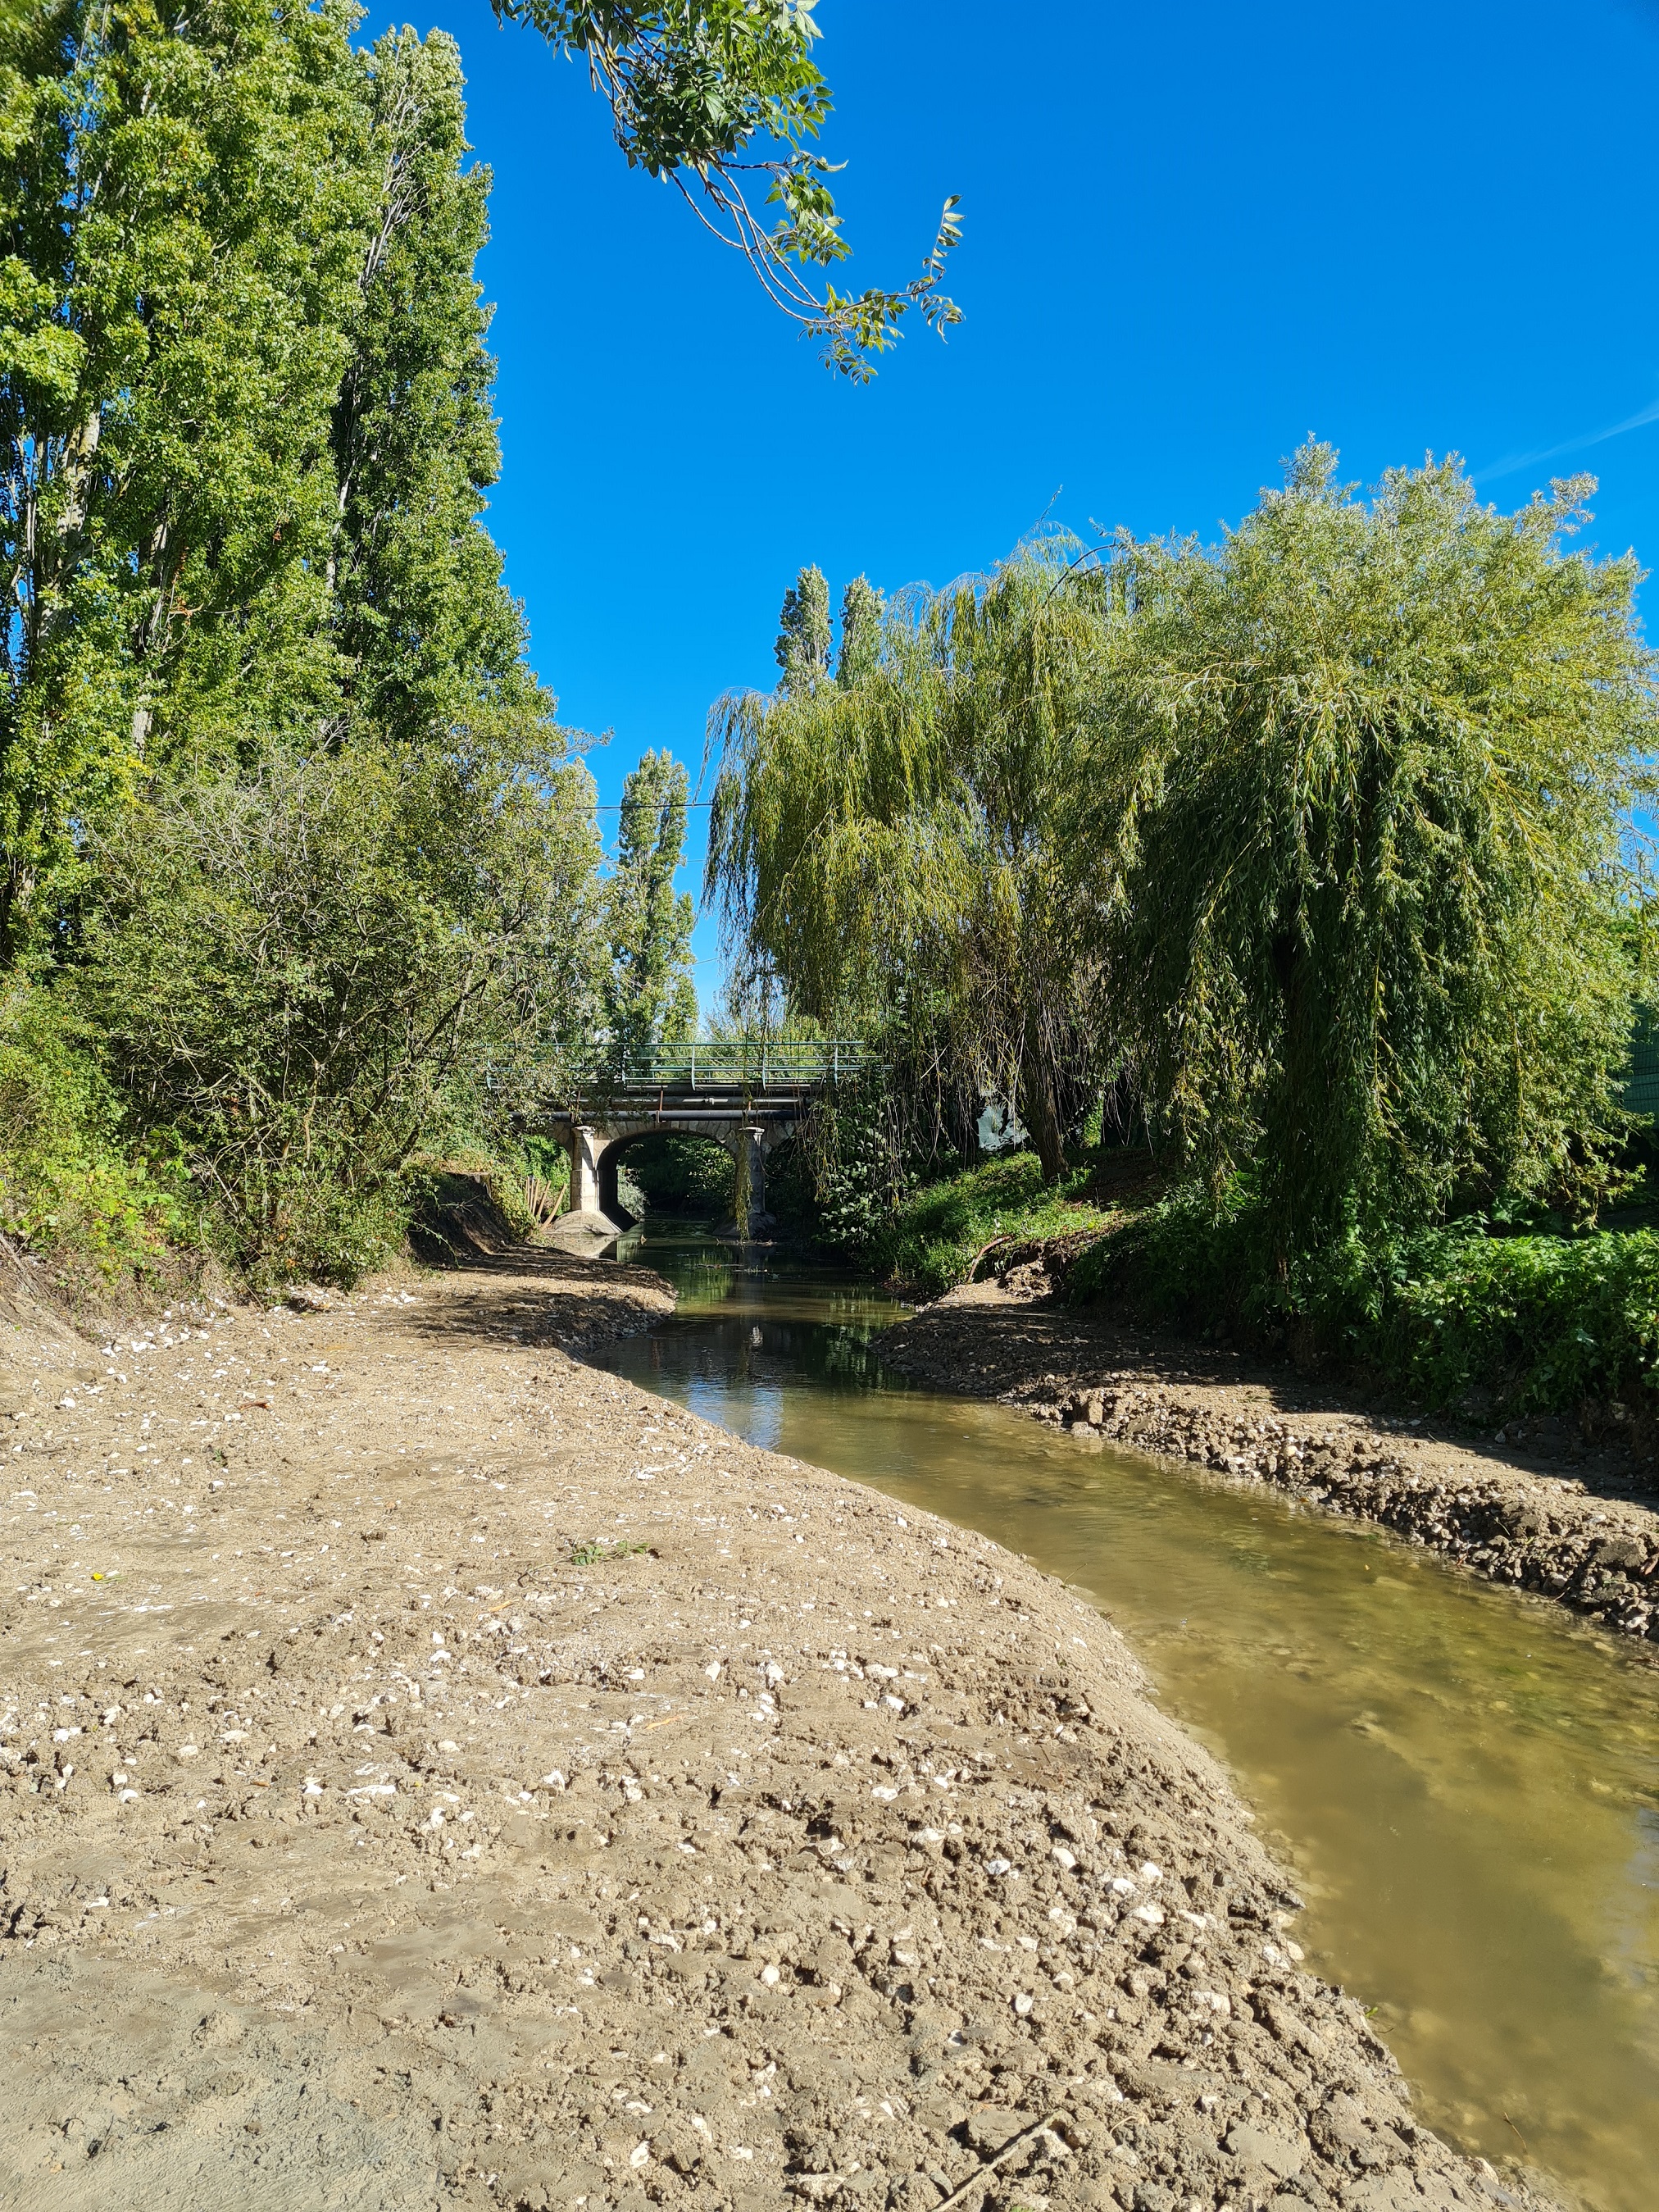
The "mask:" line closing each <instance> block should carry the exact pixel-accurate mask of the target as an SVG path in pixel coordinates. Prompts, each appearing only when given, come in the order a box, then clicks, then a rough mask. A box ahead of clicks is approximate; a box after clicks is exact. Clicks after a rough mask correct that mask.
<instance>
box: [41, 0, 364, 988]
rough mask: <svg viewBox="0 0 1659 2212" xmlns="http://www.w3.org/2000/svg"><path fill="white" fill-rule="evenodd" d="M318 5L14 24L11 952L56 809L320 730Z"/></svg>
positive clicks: (329, 196) (325, 647) (107, 10)
mask: <svg viewBox="0 0 1659 2212" xmlns="http://www.w3.org/2000/svg"><path fill="white" fill-rule="evenodd" d="M348 23H349V15H348V12H347V10H346V9H345V8H344V6H343V5H340V4H336V0H326V4H325V5H323V6H322V7H320V8H318V9H310V8H307V7H305V6H303V5H300V4H297V0H276V4H274V5H272V4H266V0H204V4H203V5H201V6H200V7H197V6H195V5H191V7H189V8H185V6H183V5H182V4H181V0H163V4H161V6H159V7H155V8H149V7H144V8H133V9H116V8H114V7H112V6H111V5H109V4H106V0H73V4H70V5H69V6H66V7H63V8H60V9H56V10H54V11H42V12H41V13H40V15H31V16H29V17H27V18H26V19H25V21H24V24H23V27H22V28H21V30H20V31H17V32H16V33H15V34H14V38H13V41H12V48H11V51H12V53H13V56H14V58H15V67H16V70H17V73H18V74H17V82H16V86H15V97H14V100H13V103H12V105H13V117H12V125H13V130H14V132H15V150H14V152H13V155H12V158H11V160H10V161H9V162H8V163H7V164H6V166H5V169H4V173H3V179H0V240H3V246H4V253H3V258H0V478H3V480H0V562H3V567H4V575H5V582H6V586H7V590H8V593H9V602H10V604H11V605H12V607H13V608H14V610H15V613H14V617H13V619H12V620H11V621H10V622H9V623H8V624H7V625H6V627H5V629H4V630H3V632H0V856H3V857H0V963H3V962H7V961H10V960H14V959H15V958H16V957H17V956H18V954H19V952H20V951H21V950H22V948H23V946H24V945H25V943H26V941H27V936H28V933H29V930H30V927H31V921H32V918H33V916H34V915H36V914H37V913H40V911H41V910H42V908H43V907H44V909H45V913H46V919H47V921H50V915H51V893H52V890H54V888H56V887H58V886H60V885H61V884H64V882H66V881H68V880H70V879H72V878H73V877H74V875H75V872H76V868H75V861H76V854H75V848H74V842H73V836H72V830H71V823H72V822H73V821H74V820H76V819H77V818H79V819H83V820H84V819H86V818H88V817H96V815H97V814H98V813H99V811H100V810H101V809H102V808H103V807H105V806H106V805H110V804H112V803H113V802H116V801H118V800H119V799H121V798H122V797H123V795H124V794H128V793H131V792H132V790H133V789H134V788H135V787H136V785H137V781H138V779H139V778H140V777H141V776H143V775H145V774H147V773H149V772H151V771H153V769H155V767H156V766H158V765H160V764H161V763H165V762H166V761H167V760H169V759H177V758H179V757H183V756H184V755H185V754H187V753H188V754H191V755H195V756H197V757H199V756H200V755H201V754H202V753H203V752H204V751H205V752H212V753H216V754H219V755H221V756H240V757H247V756H248V755H249V753H250V751H251V750H253V751H257V750H258V746H259V744H261V743H262V742H263V741H264V738H266V737H267V736H268V735H269V734H270V733H272V732H276V731H280V730H285V729H287V730H294V729H301V730H303V729H307V728H315V727H316V726H318V725H319V723H320V722H321V721H322V720H324V719H325V718H326V716H327V715H328V714H329V713H330V711H331V702H332V696H333V690H334V680H335V675H336V668H335V657H334V653H333V651H332V648H331V644H330V642H329V640H328V636H327V624H326V620H325V613H326V586H325V570H326V565H327V555H328V549H329V542H330V532H331V522H332V516H331V471H330V470H329V468H328V466H327V456H328V446H329V425H330V415H331V409H332V405H333V402H334V398H335V395H336V392H337V390H338V386H339V382H340V378H341V374H342V373H343V369H344V368H345V364H346V361H347V358H348V355H349V339H348V337H347V326H348V324H349V319H350V313H351V295H352V289H353V285H354V281H355V278H356V271H357V269H358V266H359V264H360V261H361V254H362V236H363V234H364V231H365V229H366V228H367V224H368V217H369V215H370V212H371V208H372V200H371V197H370V194H369V191H368V174H367V171H366V168H365V166H364V163H363V161H362V151H363V146H364V137H365V131H364V123H365V118H364V113H363V108H362V98H361V91H360V85H359V73H358V70H357V67H356V64H355V62H354V60H353V58H352V56H351V53H350V50H349V45H348V43H347V40H346V36H345V32H346V28H347V26H348Z"/></svg>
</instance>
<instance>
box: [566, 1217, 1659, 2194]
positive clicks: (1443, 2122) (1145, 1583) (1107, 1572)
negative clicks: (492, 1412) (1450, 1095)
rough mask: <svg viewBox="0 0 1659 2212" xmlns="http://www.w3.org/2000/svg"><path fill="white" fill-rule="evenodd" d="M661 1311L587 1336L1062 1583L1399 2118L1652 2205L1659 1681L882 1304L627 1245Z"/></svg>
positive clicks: (1658, 2094) (1658, 1987) (687, 1253)
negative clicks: (1174, 1735) (1227, 1788)
mask: <svg viewBox="0 0 1659 2212" xmlns="http://www.w3.org/2000/svg"><path fill="white" fill-rule="evenodd" d="M635 1255H638V1256H642V1257H646V1258H648V1260H649V1261H650V1263H651V1264H652V1265H653V1267H659V1268H661V1269H662V1270H663V1271H664V1272H665V1273H667V1274H669V1275H670V1276H671V1277H672V1278H673V1279H675V1280H676V1281H677V1283H678V1285H679V1289H680V1304H679V1309H678V1313H677V1315H676V1316H675V1317H674V1319H673V1320H671V1322H665V1323H663V1324H661V1325H659V1327H658V1328H655V1329H653V1331H652V1333H651V1334H649V1335H648V1336H646V1337H640V1338H635V1339H634V1340H631V1341H629V1342H627V1343H625V1344H623V1345H622V1346H618V1347H617V1350H616V1351H615V1352H613V1353H612V1354H611V1355H610V1359H609V1364H611V1365H612V1366H614V1367H615V1368H616V1369H617V1371H619V1372H621V1373H623V1374H625V1375H627V1376H629V1378H630V1379H631V1380H633V1381H634V1382H635V1383H640V1384H641V1385H643V1386H644V1387H646V1388H647V1389H654V1390H659V1391H661V1392H663V1393H665V1395H669V1396H671V1397H673V1398H675V1399H678V1400H679V1401H682V1402H684V1403H685V1404H688V1405H690V1407H693V1408H694V1409H695V1410H696V1412H698V1413H702V1414H703V1415H705V1416H706V1417H707V1418H708V1419H711V1420H715V1421H719V1422H720V1423H721V1424H723V1425H725V1426H726V1427H727V1428H730V1429H732V1430H735V1431H738V1433H740V1434H741V1435H743V1436H744V1437H749V1438H750V1439H751V1440H752V1441H753V1442H755V1443H761V1444H764V1445H767V1446H769V1448H771V1449H775V1450H778V1451H783V1452H787V1453H791V1454H793V1455H795V1456H796V1457H798V1458H800V1459H803V1460H807V1461H811V1462H814V1463H815V1464H817V1465H818V1466H822V1467H828V1468H834V1469H836V1471H837V1472H838V1473H840V1474H846V1475H850V1476H852V1477H854V1479H856V1480H859V1481H861V1482H867V1483H871V1484H872V1485H874V1486H878V1487H879V1488H880V1489H882V1490H884V1491H887V1492H891V1493H892V1494H893V1495H894V1496H896V1497H898V1498H908V1499H910V1500H911V1501H913V1502H914V1503H915V1504H920V1505H926V1506H927V1507H928V1508H930V1509H931V1510H933V1511H935V1512H938V1513H941V1514H945V1515H946V1516H949V1517H950V1518H951V1519H952V1520H955V1521H958V1522H966V1523H969V1524H971V1525H972V1526H973V1527H975V1528H980V1529H982V1530H983V1531H984V1532H985V1533H986V1534H987V1535H990V1536H993V1537H994V1538H996V1539H997V1540H998V1541H1000V1542H1001V1543H1004V1544H1006V1545H1008V1546H1009V1547H1011V1548H1012V1549H1015V1550H1018V1551H1021V1552H1024V1553H1028V1554H1029V1555H1030V1557H1031V1558H1032V1559H1035V1560H1036V1562H1037V1564H1038V1565H1041V1566H1042V1567H1044V1568H1047V1569H1048V1570H1049V1571H1053V1572H1054V1573H1056V1574H1059V1575H1062V1576H1064V1577H1066V1579H1067V1580H1068V1581H1071V1582H1073V1583H1078V1584H1079V1585H1080V1586H1082V1587H1083V1588H1084V1589H1087V1590H1088V1591H1089V1592H1090V1593H1091V1595H1093V1597H1094V1598H1095V1600H1096V1601H1097V1603H1098V1604H1099V1605H1100V1607H1101V1608H1102V1610H1103V1612H1105V1613H1107V1614H1108V1615H1109V1617H1110V1618H1111V1619H1112V1620H1114V1621H1115V1623H1116V1624H1117V1626H1119V1627H1120V1628H1121V1630H1122V1631H1123V1632H1124V1634H1125V1635H1126V1636H1127V1638H1128V1640H1129V1642H1130V1644H1132V1646H1133V1649H1134V1650H1135V1651H1136V1652H1137V1653H1138V1655H1139V1656H1140V1658H1141V1659H1142V1661H1143V1662H1145V1664H1146V1667H1147V1668H1148V1669H1149V1671H1150V1672H1151V1674H1152V1677H1153V1680H1154V1681H1155V1682H1156V1684H1157V1686H1158V1691H1159V1692H1160V1694H1161V1697H1162V1699H1163V1702H1164V1705H1165V1706H1166V1708H1167V1709H1168V1710H1169V1711H1170V1712H1172V1713H1173V1714H1174V1715H1176V1717H1179V1718H1180V1719H1181V1720H1182V1721H1183V1722H1184V1723H1186V1724H1187V1725H1188V1727H1189V1728H1190V1729H1192V1730H1193V1731H1194V1733H1195V1734H1197V1735H1199V1736H1200V1737H1201V1738H1203V1739H1204V1740H1205V1741H1206V1742H1207V1743H1208V1744H1209V1745H1210V1747H1212V1749H1213V1750H1215V1751H1216V1752H1218V1753H1219V1754H1220V1755H1221V1756H1222V1758H1223V1759H1225V1760H1226V1762H1227V1763H1228V1765H1230V1767H1231V1770H1232V1771H1233V1773H1234V1774H1235V1775H1236V1776H1237V1779H1238V1782H1239V1784H1240V1787H1241V1789H1242V1790H1243V1795H1244V1796H1245V1798H1246V1799H1247V1801H1248V1802H1249V1803H1250V1804H1251V1805H1252V1806H1253V1807H1254V1808H1255V1811H1256V1814H1257V1817H1258V1820H1259V1821H1260V1823H1261V1831H1262V1832H1263V1833H1264V1834H1265V1835H1266V1836H1267V1838H1268V1839H1269V1840H1270V1841H1271V1842H1272V1843H1273V1845H1274V1847H1275V1849H1276V1850H1278V1852H1279V1855H1280V1857H1282V1858H1285V1859H1288V1860H1289V1861H1290V1863H1291V1864H1292V1865H1293V1866H1294V1867H1295V1868H1296V1869H1297V1873H1298V1875H1299V1877H1300V1880H1301V1882H1302V1885H1303V1890H1304V1895H1305V1896H1306V1897H1307V1899H1308V1901H1309V1911H1308V1913H1307V1915H1306V1918H1305V1923H1304V1926H1303V1928H1302V1929H1300V1930H1299V1933H1300V1936H1301V1940H1302V1942H1304V1945H1305V1946H1306V1948H1307V1950H1308V1954H1309V1963H1310V1966H1316V1968H1317V1970H1318V1971H1319V1972H1322V1974H1324V1975H1325V1976H1326V1977H1327V1978H1329V1979H1330V1980H1333V1981H1337V1982H1340V1983H1342V1984H1344V1985H1345V1986H1346V1987H1347V1988H1348V1989H1350V1990H1352V1991H1354V1992H1355V1993H1356V1994H1357V1995H1358V1996H1359V1997H1360V1999H1361V2001H1362V2002H1364V2003H1366V2004H1368V2005H1375V2006H1376V2008H1377V2017H1378V2019H1379V2021H1380V2023H1382V2024H1383V2026H1384V2027H1385V2029H1386V2033H1387V2036H1388V2039H1389V2043H1390V2044H1391V2045H1392V2046H1393V2049H1394V2051H1395V2054H1396V2056H1397V2057H1399V2059H1400V2062H1401V2065H1402V2066H1403V2067H1404V2068H1405V2069H1406V2072H1407V2075H1408V2076H1409V2077H1410V2078H1411V2080H1412V2081H1413V2084H1414V2086H1415V2088H1416V2091H1417V2096H1418V2101H1419V2109H1421V2110H1422V2112H1423V2113H1424V2116H1425V2118H1427V2119H1428V2120H1429V2121H1430V2122H1431V2124H1433V2125H1435V2126H1436V2127H1437V2128H1438V2129H1439V2130H1440V2131H1441V2132H1442V2133H1443V2134H1444V2135H1446V2136H1448V2137H1449V2139H1450V2140H1453V2141H1455V2142H1458V2143H1459V2144H1461V2145H1462V2147H1463V2148H1466V2149H1468V2150H1472V2151H1478V2152H1480V2153H1481V2154H1484V2155H1485V2156H1486V2157H1487V2158H1488V2159H1491V2160H1492V2161H1493V2162H1494V2163H1499V2162H1501V2161H1503V2160H1506V2159H1508V2158H1511V2157H1516V2156H1520V2155H1523V2154H1524V2155H1525V2156H1526V2157H1528V2159H1529V2160H1531V2161H1532V2162H1533V2163H1534V2164H1535V2165H1537V2166H1541V2167H1542V2168H1543V2169H1544V2170H1545V2172H1547V2173H1548V2174H1549V2175H1551V2176H1552V2177H1553V2178H1554V2179H1556V2181H1557V2182H1558V2184H1563V2183H1564V2184H1565V2185H1566V2190H1567V2192H1569V2193H1571V2194H1576V2195H1577V2197H1579V2198H1581V2199H1582V2201H1583V2203H1584V2204H1586V2205H1587V2206H1593V2207H1595V2212H1653V2208H1654V2207H1655V2206H1656V2205H1659V1673H1656V1672H1655V1671H1653V1670H1651V1669H1650V1668H1646V1667H1644V1666H1643V1665H1641V1664H1640V1663H1638V1662H1635V1661H1633V1660H1632V1659H1631V1658H1629V1657H1628V1656H1626V1655H1624V1654H1623V1653H1621V1652H1620V1651H1619V1650H1614V1649H1613V1648H1610V1647H1609V1646H1607V1645H1606V1644H1602V1643H1600V1642H1598V1641H1596V1640H1595V1639H1594V1638H1592V1637H1590V1636H1589V1634H1587V1633H1585V1632H1583V1631H1582V1630H1580V1629H1577V1628H1576V1627H1574V1626H1572V1625H1571V1622H1570V1621H1568V1620H1566V1619H1565V1617H1563V1616H1559V1615H1558V1614H1557V1613H1554V1612H1553V1611H1552V1609H1551V1608H1549V1607H1547V1606H1545V1605H1543V1604H1541V1603H1536V1602H1534V1601H1529V1600H1526V1599H1521V1598H1516V1597H1515V1596H1512V1595H1509V1594H1507V1593H1504V1592H1500V1591H1497V1590H1494V1589H1490V1588H1486V1587H1483V1586H1481V1585H1480V1584H1477V1583H1473V1582H1471V1581H1469V1580H1467V1579H1466V1578H1464V1577H1462V1576H1460V1575H1458V1574H1456V1573H1455V1572H1454V1571H1452V1570H1450V1569H1449V1568H1447V1567H1444V1566H1442V1565H1439V1564H1438V1563H1437V1562H1436V1561H1434V1560H1432V1559H1425V1558H1424V1557H1423V1556H1421V1555H1420V1554H1417V1553H1412V1552H1410V1551H1408V1550H1407V1549H1406V1548H1405V1547H1403V1546H1401V1545H1400V1544H1399V1543H1397V1542H1395V1541H1394V1540H1393V1539H1391V1538H1389V1537H1387V1536H1385V1535H1383V1534H1380V1533H1378V1532H1375V1531H1370V1530H1366V1529H1360V1528H1348V1527H1345V1526H1344V1525H1343V1524H1341V1523H1340V1522H1334V1521H1332V1520H1329V1519H1327V1518H1325V1517H1323V1516H1317V1515H1311V1514H1304V1513H1299V1512H1297V1510H1295V1509H1294V1508H1293V1507H1291V1506H1288V1505H1286V1504H1282V1503H1281V1502H1279V1500H1278V1499H1276V1498H1273V1497H1271V1496H1267V1495H1263V1494H1261V1493H1260V1492H1249V1491H1243V1492H1241V1491H1237V1490H1233V1489H1230V1488H1228V1487H1226V1486H1224V1485H1220V1484H1217V1483H1213V1482H1210V1481H1207V1480H1204V1479H1203V1478H1201V1477H1200V1476H1197V1475H1194V1474H1182V1473H1176V1472H1172V1471H1170V1469H1168V1468H1164V1467H1162V1466H1160V1465H1158V1463H1156V1462H1152V1461H1150V1460H1147V1459H1144V1458H1142V1457H1140V1456H1139V1455H1134V1454H1131V1453H1126V1452H1121V1451H1118V1450H1115V1449H1103V1448H1101V1447H1100V1446H1099V1445H1097V1444H1089V1443H1081V1442H1073V1440H1072V1439H1071V1438H1070V1437H1063V1436H1057V1435H1055V1434H1054V1433H1052V1432H1050V1431H1045V1430H1043V1429H1042V1428H1041V1427H1039V1426H1038V1425H1037V1424H1036V1423H1035V1422H1032V1421H1030V1420H1027V1419H1024V1418H1023V1417H1021V1416H1018V1415H1016V1414H1013V1413H1009V1412H1008V1411H1006V1409H1004V1408H1002V1407H995V1406H985V1405H981V1404H977V1403H975V1402H973V1401H969V1400H965V1399H954V1398H950V1397H944V1396H940V1395H936V1394H934V1393H933V1392H930V1391H927V1390H922V1389H915V1388H913V1387H910V1386H908V1385H907V1384H906V1383H903V1382H902V1380H901V1379H900V1378H898V1377H896V1376H892V1375H890V1374H889V1373H888V1372H886V1371H885V1370H884V1369H883V1368H882V1367H881V1366H880V1364H879V1362H878V1360H877V1358H876V1357H875V1355H874V1353H873V1352H872V1351H871V1350H870V1348H869V1340H870V1339H871V1337H872V1335H873V1334H875V1332H876V1331H877V1330H878V1329H879V1328H882V1327H884V1325H885V1324H886V1323H887V1322H889V1321H890V1320H892V1319H895V1318H896V1316H897V1313H898V1311H899V1309H897V1308H896V1307H894V1306H892V1305H890V1304H888V1303H886V1302H885V1301H884V1300H882V1299H880V1298H878V1297H875V1296H873V1295H872V1294H871V1293H870V1292H869V1291H866V1290H865V1289H863V1288H862V1287H861V1286H859V1285H851V1284H848V1282H847V1281H846V1280H845V1279H841V1278H836V1277H832V1276H829V1275H826V1274H819V1273H806V1272H796V1271H789V1270H786V1269H781V1268H778V1269H774V1270H773V1271H771V1272H769V1273H757V1272H741V1273H740V1272H738V1270H737V1269H735V1268H734V1267H733V1266H732V1262H731V1261H730V1259H729V1257H727V1256H726V1255H725V1254H724V1253H723V1251H722V1250H721V1248H720V1247H718V1246H714V1245H712V1244H708V1243H699V1242H697V1241H696V1239H694V1238H690V1237H682V1238H681V1239H679V1240H675V1239H673V1238H659V1237H652V1238H651V1240H650V1242H649V1243H648V1244H647V1247H646V1249H644V1251H643V1252H641V1250H640V1245H639V1241H638V1239H637V1237H636V1238H634V1239H630V1240H629V1256H635Z"/></svg>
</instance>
